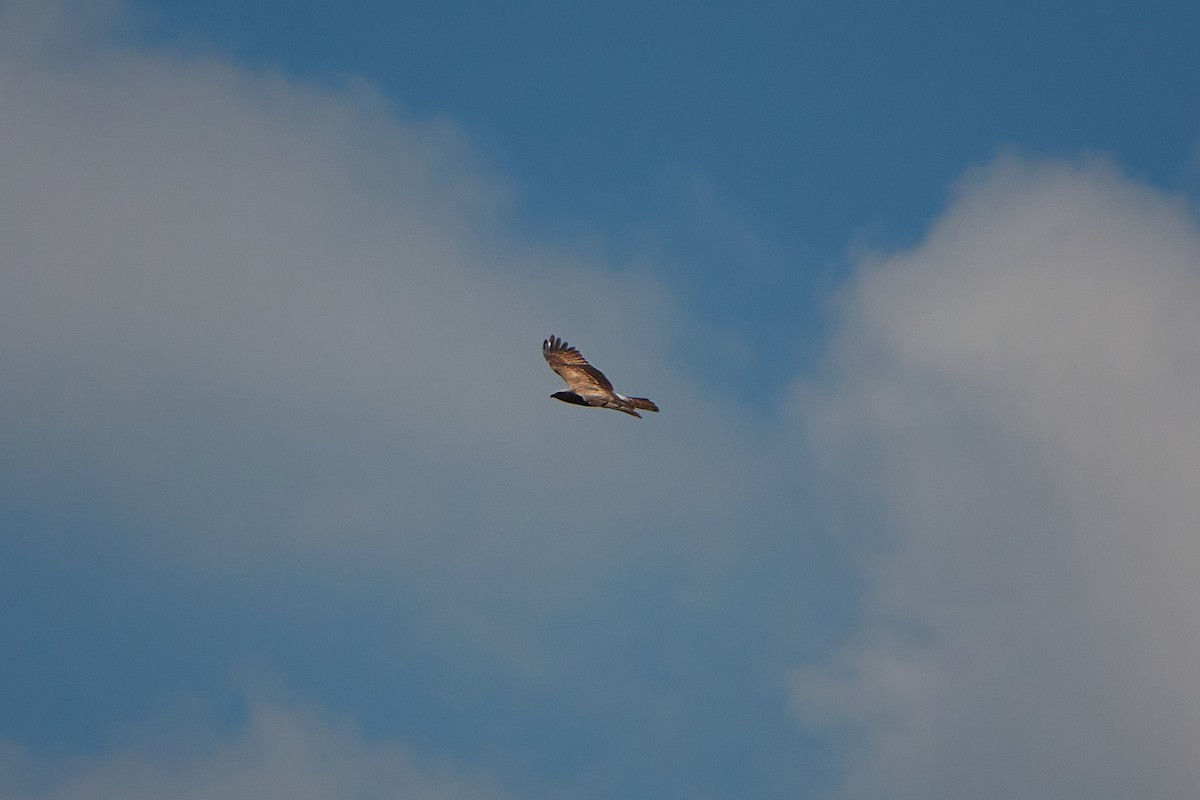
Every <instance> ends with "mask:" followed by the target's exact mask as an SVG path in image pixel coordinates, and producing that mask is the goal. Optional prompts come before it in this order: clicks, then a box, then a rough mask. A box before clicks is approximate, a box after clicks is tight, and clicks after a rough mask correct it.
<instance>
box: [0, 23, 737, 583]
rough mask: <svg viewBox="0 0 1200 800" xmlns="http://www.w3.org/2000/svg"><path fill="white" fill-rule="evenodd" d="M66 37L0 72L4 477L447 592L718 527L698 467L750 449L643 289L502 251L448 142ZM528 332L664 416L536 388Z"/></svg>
mask: <svg viewBox="0 0 1200 800" xmlns="http://www.w3.org/2000/svg"><path fill="white" fill-rule="evenodd" d="M71 7H72V9H73V8H74V6H73V5H72V6H71ZM89 7H90V6H89ZM17 8H18V9H19V10H24V11H25V12H28V10H29V7H27V6H25V5H18V6H17ZM40 25H41V26H42V27H43V28H46V29H48V30H49V31H50V33H47V32H46V31H43V32H42V34H40V35H41V36H42V39H43V40H45V41H58V40H59V39H60V38H61V37H62V36H66V34H64V33H63V32H62V29H63V28H64V27H65V26H63V25H60V26H58V27H55V26H54V24H52V23H48V22H45V21H44V20H43V21H42V22H41V23H40ZM26 34H28V35H33V34H30V32H29V31H28V30H27V31H26ZM81 36H82V39H81V41H82V44H80V45H79V46H78V47H54V48H51V47H42V48H38V47H36V46H33V45H28V44H27V45H26V46H25V47H23V48H20V49H18V50H17V51H15V52H9V53H8V54H7V55H6V56H4V57H3V60H2V61H0V66H2V67H3V69H2V73H0V103H3V105H4V107H5V109H6V113H5V115H4V120H3V122H2V123H0V148H2V149H3V152H4V155H5V157H4V159H3V162H2V164H0V181H2V182H3V186H4V187H5V188H4V191H3V193H2V196H0V236H2V237H3V239H4V241H5V264H4V267H3V268H4V272H5V291H4V292H3V295H2V297H0V339H2V340H3V345H2V346H0V368H2V369H3V371H4V374H5V375H6V378H7V380H6V383H5V389H4V392H3V394H2V395H0V408H2V409H3V413H4V418H5V419H6V420H7V421H8V424H7V425H6V429H5V436H6V437H7V439H8V440H9V452H10V453H12V454H14V455H13V456H12V459H11V461H10V462H9V463H10V464H11V465H13V469H14V471H17V472H19V473H20V478H21V479H24V480H34V481H38V480H40V479H39V477H38V476H41V479H44V480H42V484H43V485H58V484H59V483H60V482H61V481H60V479H61V478H62V476H63V474H64V472H67V473H71V474H73V475H80V474H83V475H88V476H93V477H95V478H96V479H97V480H100V481H102V482H103V483H104V484H105V492H106V495H107V496H108V497H109V498H110V499H112V500H114V501H115V503H116V506H117V507H126V508H129V509H135V510H136V511H137V513H140V514H149V515H152V516H153V515H158V516H159V517H160V518H161V517H169V516H176V517H178V516H181V517H183V518H184V519H186V520H187V527H188V528H189V529H190V530H188V531H187V533H186V536H184V537H181V539H180V541H179V542H178V544H179V545H180V546H181V547H184V548H186V549H188V550H190V551H195V552H199V553H200V554H201V555H202V556H203V559H204V560H205V561H213V560H215V561H220V560H222V559H228V558H230V557H232V558H234V559H235V560H241V559H242V558H244V557H246V556H247V555H254V554H256V553H259V554H261V553H266V552H270V553H271V554H272V557H276V556H278V555H280V554H281V553H282V554H285V555H286V554H291V553H298V552H303V553H307V554H309V555H311V554H313V553H315V554H316V555H317V557H319V558H321V559H329V558H333V559H342V558H347V557H349V558H357V559H359V563H360V564H361V563H376V564H378V563H381V562H380V560H381V559H382V562H383V563H388V564H389V565H390V566H393V567H395V566H398V565H413V568H414V569H415V570H416V572H417V573H418V574H421V575H427V574H429V571H430V570H431V569H433V570H435V571H439V570H440V574H442V575H443V577H445V578H446V579H453V576H454V575H455V574H460V573H461V570H459V569H458V568H457V567H458V566H460V564H458V563H457V562H459V560H460V559H462V560H465V561H466V562H468V566H472V565H473V566H476V567H481V568H484V569H486V570H493V571H498V572H501V573H507V572H508V571H509V570H511V569H513V568H514V567H515V566H517V567H519V568H520V569H522V570H528V571H534V572H540V573H541V575H542V577H543V578H545V579H547V580H551V579H553V575H554V574H555V573H556V572H557V571H558V570H559V569H560V568H562V567H563V566H570V565H571V564H576V563H579V562H581V561H582V562H583V563H604V562H605V561H606V560H608V559H612V558H618V559H621V558H624V557H625V556H624V555H621V553H622V552H623V551H625V550H626V549H627V548H628V547H629V546H630V545H631V543H632V542H634V540H636V539H637V537H639V536H640V534H641V530H640V529H641V527H643V525H644V524H645V521H646V520H648V519H651V520H655V521H656V523H666V522H674V521H679V520H680V519H682V520H685V521H692V522H695V523H698V524H700V525H701V526H702V527H704V528H705V529H709V530H716V527H717V526H715V525H710V524H708V523H707V522H706V520H708V519H710V518H712V517H713V516H714V515H715V514H719V510H720V509H721V508H722V507H726V506H728V505H730V504H731V503H734V504H736V503H739V502H741V499H742V498H743V496H744V495H745V493H746V492H747V491H749V487H750V486H752V478H751V477H750V476H749V475H746V473H745V471H743V470H741V469H730V470H725V471H722V472H721V473H720V474H717V473H715V472H712V471H703V470H697V469H695V465H696V464H703V463H713V462H715V461H717V460H725V461H727V462H730V461H731V462H732V463H734V464H740V463H741V462H743V461H744V460H745V458H746V457H745V454H744V452H743V451H742V448H741V445H739V444H738V442H737V436H736V435H734V434H733V433H732V432H730V431H729V428H728V426H717V425H714V424H712V423H713V422H714V420H715V419H716V418H717V414H718V410H719V408H718V405H719V401H717V400H713V401H707V402H706V401H705V400H704V399H703V395H702V394H700V393H695V392H693V388H694V384H693V382H692V380H691V379H690V378H689V377H688V376H687V375H685V374H682V373H681V372H680V371H679V370H678V369H677V368H676V367H673V366H672V363H671V361H670V359H669V357H668V354H669V352H670V346H671V345H670V343H671V342H672V341H676V340H678V339H679V338H680V337H681V336H682V335H683V331H684V327H683V323H682V321H681V318H680V315H679V313H678V312H677V311H676V310H675V308H674V306H673V302H672V300H671V299H670V297H669V295H668V293H667V292H666V291H665V290H664V289H663V288H662V287H661V286H659V285H658V284H657V283H656V282H655V281H654V280H653V279H652V278H650V277H648V276H647V275H645V274H644V273H643V272H642V271H640V270H638V269H636V268H625V269H616V268H613V267H611V266H610V265H606V264H602V263H595V262H590V261H588V260H587V259H585V258H583V257H580V256H578V255H576V254H573V253H572V252H570V251H568V250H566V249H565V248H559V247H556V246H555V245H553V244H537V243H535V244H527V243H523V242H521V241H519V240H518V239H516V238H514V237H512V236H509V235H507V234H505V232H504V231H505V228H506V227H507V219H508V215H509V214H510V213H511V208H510V205H509V200H508V198H509V197H510V195H511V191H510V189H509V188H508V187H506V186H505V184H504V181H503V180H502V179H498V178H495V177H493V176H491V175H490V174H489V171H488V170H487V169H486V168H485V167H483V166H480V165H478V164H476V163H475V161H474V159H473V157H472V155H471V153H470V149H469V147H468V146H467V145H466V144H465V143H464V141H463V138H462V137H461V136H460V135H459V134H458V133H456V132H455V131H454V129H453V127H452V126H451V125H449V124H447V123H445V122H443V121H418V122H413V121H407V120H403V119H401V118H399V117H398V115H397V114H396V113H395V112H394V111H393V110H392V109H390V108H389V107H388V106H387V104H386V103H385V102H384V101H383V100H382V99H381V98H379V97H378V96H376V95H375V94H374V93H373V92H372V91H371V90H370V89H369V88H366V87H363V86H361V85H358V84H356V83H355V82H354V81H349V80H348V81H347V82H346V83H347V85H346V86H341V87H331V88H326V89H319V88H313V87H311V86H306V85H302V84H299V83H296V82H293V81H291V80H289V79H287V78H286V77H284V76H281V75H278V74H274V73H271V72H269V71H258V72H256V71H251V70H247V69H243V68H239V67H235V66H232V65H230V64H229V63H227V62H225V61H223V60H221V59H218V58H203V57H187V58H182V57H178V56H173V55H168V54H153V53H147V52H145V51H139V50H130V49H121V48H117V47H113V46H109V45H103V44H98V42H103V41H104V39H103V38H102V37H100V36H97V35H96V34H95V33H94V32H93V31H92V30H91V28H87V30H86V31H85V33H84V34H82V35H81ZM67 38H70V37H69V36H68V37H67ZM551 332H555V333H558V334H560V335H563V336H565V337H567V338H568V339H569V340H571V341H572V342H574V343H576V344H578V345H580V346H581V347H582V348H583V349H584V351H585V352H586V353H587V354H588V355H589V356H590V357H591V358H593V359H594V360H595V361H596V362H597V363H598V364H600V365H601V366H602V367H603V368H604V369H606V370H607V371H608V372H609V374H610V375H611V376H612V377H613V378H614V380H616V381H617V382H618V384H619V387H618V388H623V389H626V390H627V391H630V392H636V393H641V394H652V395H654V396H655V399H656V400H657V401H658V402H659V403H660V404H661V405H662V406H663V407H664V409H668V410H669V413H664V414H663V415H661V416H660V417H656V418H654V419H651V420H647V421H644V422H642V423H637V422H636V421H632V420H628V419H621V418H617V419H612V418H606V417H605V415H601V414H599V412H595V413H592V414H587V413H586V412H584V413H583V414H580V413H571V412H578V409H570V408H567V407H565V406H560V405H559V404H557V403H555V402H554V401H551V400H549V398H548V396H549V394H550V393H551V392H553V391H557V389H558V388H560V387H559V385H558V384H557V380H558V379H557V378H556V377H555V376H554V375H553V374H551V373H550V372H549V371H548V370H547V369H546V367H545V365H544V364H543V363H542V361H541V358H540V353H539V345H540V340H541V338H542V337H543V336H545V335H547V334H549V333H551ZM684 398H687V401H686V402H684ZM612 416H615V415H608V417H612ZM624 423H628V424H624ZM18 454H19V455H18ZM583 454H586V455H583ZM648 474H653V475H654V476H655V480H654V481H653V483H650V482H648V481H646V480H645V477H646V476H647V475H648ZM601 520H603V521H604V522H603V524H601ZM581 521H583V524H581ZM135 527H136V526H135ZM130 535H135V534H130ZM153 535H154V536H155V537H156V538H157V537H158V536H159V535H160V534H159V533H157V532H156V533H154V534H153ZM714 535H716V534H714ZM679 543H680V544H681V546H685V547H688V548H690V549H691V550H692V552H693V554H701V553H702V552H703V551H704V550H705V548H706V546H707V545H706V541H705V539H704V537H703V536H701V537H699V538H697V539H696V540H695V542H691V543H689V542H685V540H684V539H682V538H681V539H680V540H679ZM364 556H365V558H364ZM702 557H707V556H702ZM450 562H456V567H455V569H453V570H450V571H449V572H450V573H451V574H446V569H445V567H446V565H447V564H448V563H450ZM439 565H440V566H439ZM477 577H478V576H476V579H477ZM573 585H575V582H574V581H572V580H566V581H565V582H564V585H563V586H562V587H560V588H561V589H562V590H564V591H568V590H570V588H571V587H572V586H573Z"/></svg>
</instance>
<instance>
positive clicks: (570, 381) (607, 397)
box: [542, 336, 658, 419]
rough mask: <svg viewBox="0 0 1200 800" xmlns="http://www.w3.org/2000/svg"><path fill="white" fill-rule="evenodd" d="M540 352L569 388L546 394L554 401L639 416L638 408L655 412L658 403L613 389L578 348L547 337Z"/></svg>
mask: <svg viewBox="0 0 1200 800" xmlns="http://www.w3.org/2000/svg"><path fill="white" fill-rule="evenodd" d="M542 355H543V356H545V357H546V363H547V364H549V365H550V369H552V370H554V371H555V372H557V373H558V377H560V378H562V379H563V380H564V381H566V382H567V386H569V387H570V391H567V392H555V393H554V394H552V395H550V396H551V397H553V398H554V399H555V400H562V401H563V402H564V403H574V404H575V405H577V406H597V407H599V408H611V409H613V410H615V411H620V412H622V413H625V414H630V415H632V416H635V417H637V418H638V419H641V416H642V415H641V414H639V413H638V409H641V410H642V411H658V406H656V405H654V403H653V401H651V400H648V399H646V398H645V397H626V396H625V395H623V394H621V393H620V392H616V391H613V385H612V384H611V383H609V380H608V378H606V377H604V373H603V372H601V371H600V370H598V369H596V368H595V367H593V366H592V365H591V364H589V363H588V362H587V359H586V358H584V357H583V356H582V355H581V354H580V352H579V351H578V350H576V349H575V348H574V347H571V346H570V345H569V344H567V343H566V342H564V341H563V340H562V339H559V338H558V337H557V336H551V337H550V338H549V339H547V340H546V341H544V342H542Z"/></svg>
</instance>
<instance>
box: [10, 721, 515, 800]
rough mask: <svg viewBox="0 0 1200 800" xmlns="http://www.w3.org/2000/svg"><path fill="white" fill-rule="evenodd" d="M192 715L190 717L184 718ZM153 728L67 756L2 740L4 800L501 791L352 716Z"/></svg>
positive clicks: (416, 799) (448, 797)
mask: <svg viewBox="0 0 1200 800" xmlns="http://www.w3.org/2000/svg"><path fill="white" fill-rule="evenodd" d="M184 718H186V715H184ZM182 719H183V718H181V720H178V721H175V722H173V723H170V724H164V725H160V726H146V727H144V728H141V729H138V730H136V731H133V732H131V733H129V734H127V735H126V738H127V739H129V740H130V742H129V743H128V744H126V745H124V746H121V747H119V748H116V749H115V750H114V751H112V752H109V753H105V754H104V755H102V756H91V757H82V756H71V757H62V756H54V755H47V754H44V753H35V752H31V751H29V750H28V749H27V748H25V747H22V746H20V745H17V744H15V743H5V742H0V797H2V798H4V800H75V799H76V798H80V799H82V798H88V800H108V799H110V798H111V800H141V799H142V798H145V799H146V800H150V799H151V798H164V797H171V798H179V800H225V799H226V798H228V799H230V800H234V799H235V798H247V799H249V798H255V800H258V798H265V797H281V798H282V797H286V798H295V800H325V799H326V798H328V799H329V800H332V798H345V797H354V798H362V799H363V800H367V799H368V798H385V797H387V798H391V797H404V798H413V800H458V799H459V798H462V799H463V800H465V798H499V797H501V796H502V795H501V793H500V792H498V791H497V790H496V789H495V788H494V787H492V786H490V785H489V783H488V781H487V779H486V778H485V777H483V776H479V777H471V778H464V777H462V775H463V774H469V773H470V770H469V769H466V768H464V767H462V766H461V765H452V764H449V763H437V762H430V761H428V760H422V759H421V758H419V757H417V756H415V755H414V754H412V753H411V752H409V751H408V750H407V749H406V748H404V747H403V746H400V745H398V744H394V743H390V742H370V741H367V740H366V738H365V737H364V736H363V735H362V733H361V732H360V731H359V730H358V729H357V727H356V726H355V725H354V724H353V723H352V722H350V721H348V720H330V719H326V718H324V717H322V716H321V715H319V714H316V713H314V712H313V711H311V710H310V709H306V708H303V707H298V706H294V705H289V704H286V703H281V702H269V701H263V700H255V701H253V702H252V703H251V704H250V705H249V708H248V709H247V714H246V720H245V723H244V725H243V726H242V729H241V730H240V731H238V732H237V733H236V734H233V735H230V734H228V733H225V732H223V731H221V730H219V729H218V728H216V727H214V726H211V725H209V724H207V723H205V722H204V721H202V720H200V719H192V720H190V721H186V722H184V721H182Z"/></svg>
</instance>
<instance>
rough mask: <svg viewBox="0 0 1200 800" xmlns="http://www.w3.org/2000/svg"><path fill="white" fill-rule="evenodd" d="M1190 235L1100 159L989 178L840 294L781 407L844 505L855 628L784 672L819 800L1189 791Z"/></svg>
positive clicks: (1198, 382) (1192, 559) (1195, 542)
mask: <svg viewBox="0 0 1200 800" xmlns="http://www.w3.org/2000/svg"><path fill="white" fill-rule="evenodd" d="M1198 304H1200V232H1198V231H1197V228H1196V225H1195V221H1194V219H1193V218H1192V216H1191V215H1190V214H1189V211H1188V209H1187V207H1186V206H1185V205H1184V204H1183V203H1182V202H1181V201H1179V200H1177V199H1172V198H1168V197H1164V196H1163V195H1161V194H1160V193H1158V192H1156V191H1154V190H1151V189H1148V188H1146V187H1144V186H1140V185H1138V184H1137V183H1136V182H1134V181H1131V180H1128V179H1127V178H1124V177H1122V176H1121V175H1120V174H1119V173H1118V172H1117V170H1115V169H1114V168H1112V167H1111V166H1110V165H1108V164H1106V163H1104V162H1102V161H1090V160H1089V161H1085V162H1082V163H1081V164H1078V165H1066V164H1049V165H1047V164H1042V165H1031V164H1028V163H1024V162H1022V161H1021V160H1019V159H1015V158H1004V159H1000V160H999V162H998V163H997V164H995V165H993V166H991V167H989V168H987V169H983V170H978V171H976V172H975V173H972V174H971V175H970V176H968V178H967V179H965V180H964V181H963V182H962V185H961V186H960V187H959V191H958V193H957V195H956V197H955V200H954V202H953V203H952V204H951V207H950V208H949V210H948V211H947V212H946V214H945V215H944V216H943V218H942V219H940V220H939V221H938V222H937V224H936V225H935V226H934V227H933V228H932V230H931V231H930V233H929V235H928V237H927V238H926V240H925V241H924V242H923V243H922V244H921V245H920V246H919V247H917V248H915V249H914V250H913V251H911V252H907V253H903V254H899V255H896V256H892V257H888V258H882V259H877V260H875V261H872V262H871V263H868V264H866V265H864V267H863V269H862V270H861V273H860V275H859V276H858V277H857V278H856V280H855V281H854V282H853V284H852V285H851V286H849V287H848V288H847V289H846V297H845V303H844V308H843V311H844V313H843V315H842V317H841V320H842V323H841V325H842V326H841V329H840V330H839V331H838V337H837V341H836V342H835V348H836V350H835V355H834V356H833V357H832V367H831V372H832V373H833V377H832V379H831V380H830V381H829V383H828V384H825V385H818V386H806V387H802V388H801V390H800V391H799V392H798V394H797V400H796V406H795V408H794V411H795V413H796V414H797V415H798V417H799V419H800V421H801V424H802V425H803V426H804V429H805V430H806V432H807V434H808V435H809V437H810V441H811V443H812V445H813V448H814V449H813V452H814V453H816V454H817V456H818V457H820V458H822V459H824V460H825V461H826V462H827V463H828V464H830V465H832V466H831V469H830V480H831V481H833V482H834V484H836V485H838V486H840V487H841V490H842V491H843V492H853V494H852V495H850V494H843V495H842V496H843V497H852V498H853V499H854V500H855V501H856V502H859V503H861V505H860V506H859V507H858V510H857V511H856V513H855V515H854V516H853V520H854V524H859V525H865V524H866V522H864V521H865V520H868V519H869V520H870V524H871V525H873V526H875V529H876V530H877V531H879V532H880V537H879V540H877V541H875V542H873V543H871V544H870V545H867V546H865V547H864V552H865V553H866V555H865V556H864V564H865V565H866V567H867V570H868V575H869V592H868V594H867V596H866V599H865V600H864V605H865V610H864V617H865V624H864V629H863V631H862V632H861V634H859V635H857V636H856V637H855V638H854V639H853V640H852V641H851V642H850V643H849V644H848V645H847V646H846V647H845V649H844V650H843V651H842V652H840V653H839V654H838V656H837V657H836V658H834V659H832V660H831V663H829V664H828V665H825V666H821V667H814V668H811V669H806V670H803V671H801V672H800V673H798V675H797V677H796V681H795V684H794V688H795V695H794V697H795V701H796V706H797V709H798V714H799V716H800V718H801V719H802V720H804V721H806V722H807V723H809V724H812V725H815V726H818V727H820V726H822V725H831V726H835V727H839V728H840V729H841V731H842V734H843V735H846V736H848V737H849V739H848V740H849V741H855V742H857V743H858V744H857V749H856V751H855V752H856V755H855V756H854V757H853V758H852V759H851V762H850V769H849V778H848V779H847V782H846V783H845V785H844V787H843V792H842V793H841V794H840V795H839V796H842V797H848V798H849V797H853V798H859V797H883V796H887V797H898V798H903V797H914V798H915V797H947V798H948V797H979V798H1015V797H1056V798H1100V797H1112V798H1117V797H1139V796H1141V797H1164V798H1165V797H1178V798H1183V797H1188V796H1191V795H1193V794H1194V793H1195V792H1196V790H1197V788H1198V787H1200V765H1198V762H1197V761H1196V759H1195V758H1194V754H1195V753H1196V752H1198V751H1200V694H1198V693H1197V692H1195V691H1194V688H1195V676H1196V675H1197V674H1200V616H1198V615H1197V611H1196V609H1197V608H1200V589H1198V588H1197V583H1196V581H1195V580H1194V573H1195V567H1196V565H1197V564H1198V563H1200V534H1198V532H1200V495H1198V494H1197V492H1196V487H1197V486H1198V485H1200V317H1198V316H1197V315H1196V313H1195V309H1196V308H1197V307H1200V306H1198Z"/></svg>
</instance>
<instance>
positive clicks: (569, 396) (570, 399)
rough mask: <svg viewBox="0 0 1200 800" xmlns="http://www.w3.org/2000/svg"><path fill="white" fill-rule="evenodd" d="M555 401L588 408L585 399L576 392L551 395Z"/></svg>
mask: <svg viewBox="0 0 1200 800" xmlns="http://www.w3.org/2000/svg"><path fill="white" fill-rule="evenodd" d="M550 396H551V397H553V398H554V399H555V400H562V401H563V402H564V403H574V404H575V405H577V406H586V405H587V403H586V402H584V399H583V398H582V397H580V396H579V395H577V394H575V393H574V392H555V393H554V394H552V395H550Z"/></svg>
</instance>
